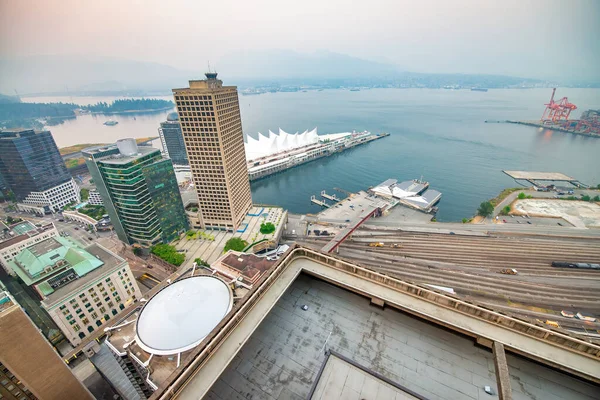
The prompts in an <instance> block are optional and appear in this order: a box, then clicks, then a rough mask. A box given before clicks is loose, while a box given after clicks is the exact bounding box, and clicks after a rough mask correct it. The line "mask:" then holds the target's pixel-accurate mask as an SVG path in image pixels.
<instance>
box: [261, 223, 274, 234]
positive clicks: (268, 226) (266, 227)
mask: <svg viewBox="0 0 600 400" xmlns="http://www.w3.org/2000/svg"><path fill="white" fill-rule="evenodd" d="M273 232H275V225H273V224H272V223H271V222H267V223H262V224H260V233H262V234H263V235H268V234H269V233H273Z"/></svg>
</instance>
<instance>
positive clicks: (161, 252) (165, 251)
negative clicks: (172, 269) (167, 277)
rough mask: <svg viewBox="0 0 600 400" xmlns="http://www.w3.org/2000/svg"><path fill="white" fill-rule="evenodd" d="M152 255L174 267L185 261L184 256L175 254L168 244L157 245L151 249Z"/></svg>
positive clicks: (175, 251)
mask: <svg viewBox="0 0 600 400" xmlns="http://www.w3.org/2000/svg"><path fill="white" fill-rule="evenodd" d="M151 252H152V254H154V255H155V256H157V257H158V258H161V259H163V260H165V261H166V262H168V263H171V264H173V265H176V266H180V265H181V264H183V262H184V261H185V256H184V255H183V254H181V253H178V252H177V249H175V247H174V246H171V245H168V244H157V245H155V246H153V247H152V250H151Z"/></svg>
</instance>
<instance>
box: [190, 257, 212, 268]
mask: <svg viewBox="0 0 600 400" xmlns="http://www.w3.org/2000/svg"><path fill="white" fill-rule="evenodd" d="M194 262H195V263H196V264H197V265H198V266H201V267H210V264H209V263H207V262H206V261H204V260H203V259H201V258H196V259H195V260H194Z"/></svg>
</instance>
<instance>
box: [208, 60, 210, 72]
mask: <svg viewBox="0 0 600 400" xmlns="http://www.w3.org/2000/svg"><path fill="white" fill-rule="evenodd" d="M208 72H210V61H208Z"/></svg>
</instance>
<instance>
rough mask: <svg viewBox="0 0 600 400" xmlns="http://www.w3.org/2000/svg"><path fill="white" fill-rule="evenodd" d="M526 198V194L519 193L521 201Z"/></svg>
mask: <svg viewBox="0 0 600 400" xmlns="http://www.w3.org/2000/svg"><path fill="white" fill-rule="evenodd" d="M526 197H527V195H526V194H525V193H523V192H521V193H519V196H518V198H519V200H523V199H524V198H526Z"/></svg>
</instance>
